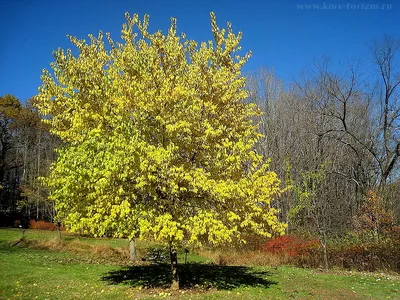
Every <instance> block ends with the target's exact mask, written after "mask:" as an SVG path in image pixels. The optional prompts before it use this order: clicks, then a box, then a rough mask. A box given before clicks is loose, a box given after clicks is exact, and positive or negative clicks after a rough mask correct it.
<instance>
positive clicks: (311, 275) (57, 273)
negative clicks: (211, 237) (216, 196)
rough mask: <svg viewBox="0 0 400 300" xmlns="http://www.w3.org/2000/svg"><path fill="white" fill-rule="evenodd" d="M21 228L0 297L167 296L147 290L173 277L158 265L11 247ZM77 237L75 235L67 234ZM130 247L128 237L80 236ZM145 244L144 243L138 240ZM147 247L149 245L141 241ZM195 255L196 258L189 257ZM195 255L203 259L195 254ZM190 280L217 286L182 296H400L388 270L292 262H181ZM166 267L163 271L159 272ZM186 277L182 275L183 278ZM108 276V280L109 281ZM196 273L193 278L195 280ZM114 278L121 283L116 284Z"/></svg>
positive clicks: (2, 254) (3, 256)
mask: <svg viewBox="0 0 400 300" xmlns="http://www.w3.org/2000/svg"><path fill="white" fill-rule="evenodd" d="M21 236H22V231H20V230H9V229H0V299H35V298H36V299H124V298H127V297H129V298H149V299H155V298H163V297H165V296H166V294H167V293H168V290H164V289H162V288H161V287H158V288H155V289H150V290H147V289H142V288H141V285H142V284H145V283H146V282H152V283H153V284H155V286H161V285H162V284H165V283H166V282H168V278H166V277H165V276H163V274H164V273H165V272H164V271H165V270H168V268H167V269H165V267H164V269H162V267H160V268H161V269H159V267H152V266H147V267H146V266H145V267H126V266H125V267H120V266H115V265H107V264H94V263H84V262H82V260H79V257H78V256H77V254H76V253H75V254H71V253H69V252H57V251H49V250H34V249H27V248H21V247H18V246H10V244H9V241H15V240H17V239H18V238H20V237H21ZM25 236H26V237H27V238H28V239H45V238H49V237H53V236H55V233H54V232H41V231H33V230H29V231H27V232H26V233H25ZM65 238H67V239H72V238H73V237H72V236H65ZM80 240H81V241H83V242H86V243H106V244H108V245H110V246H112V247H126V245H127V242H126V241H125V240H117V239H86V238H85V239H83V238H81V239H80ZM139 245H140V244H139ZM141 246H145V244H141ZM189 258H191V257H189ZM192 260H201V258H199V257H195V256H193V257H192ZM182 267H183V268H181V270H182V271H183V273H184V276H186V277H188V278H189V277H190V278H191V279H190V280H188V282H189V281H190V282H193V283H198V284H200V285H201V286H202V285H205V286H207V285H208V286H212V287H213V288H211V289H210V291H208V292H203V291H202V290H201V289H195V290H194V291H191V290H188V289H186V290H185V289H184V290H182V291H180V292H179V293H177V294H175V295H173V298H179V299H288V298H296V299H309V298H316V299H390V298H393V299H395V298H397V299H399V298H400V280H399V278H398V277H397V278H396V277H391V276H387V275H386V276H385V275H383V274H361V273H350V272H340V273H339V272H336V273H333V272H332V273H322V272H319V271H316V270H307V269H299V268H292V267H280V268H278V269H271V268H251V269H250V268H241V267H228V266H227V267H222V266H221V267H220V266H212V265H193V266H192V265H188V266H186V267H184V266H182ZM158 271H161V272H160V274H158V273H157V272H158ZM184 276H182V277H184ZM104 277H107V278H108V279H107V280H104ZM193 278H194V279H193ZM112 282H114V283H116V284H111V283H112Z"/></svg>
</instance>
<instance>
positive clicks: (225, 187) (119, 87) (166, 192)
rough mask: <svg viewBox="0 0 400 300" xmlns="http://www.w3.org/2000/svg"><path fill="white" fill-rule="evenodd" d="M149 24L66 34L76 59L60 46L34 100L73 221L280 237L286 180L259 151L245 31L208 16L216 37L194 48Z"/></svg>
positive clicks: (51, 181) (171, 234) (82, 225)
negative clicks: (279, 202) (116, 35)
mask: <svg viewBox="0 0 400 300" xmlns="http://www.w3.org/2000/svg"><path fill="white" fill-rule="evenodd" d="M148 19H149V18H148V16H145V17H144V19H143V20H140V19H139V17H138V15H133V16H130V15H129V14H126V23H125V24H124V25H123V29H122V39H123V42H122V43H115V42H114V41H113V40H112V39H111V37H110V35H108V34H107V35H106V36H107V40H108V44H109V45H108V46H106V45H105V43H104V40H103V33H102V32H100V33H99V35H98V37H94V36H91V35H90V36H89V42H86V41H85V40H78V39H77V38H75V37H69V39H70V41H71V42H72V44H73V45H74V46H76V47H77V49H78V51H79V55H78V56H73V55H72V51H71V50H69V49H68V50H67V51H64V50H62V49H59V50H57V51H56V52H55V62H54V63H52V65H51V66H52V69H53V73H51V72H49V71H47V70H44V72H43V76H42V81H43V84H42V86H41V87H40V93H39V95H38V96H37V98H36V105H37V107H38V109H39V110H40V112H41V113H42V114H43V115H46V116H47V117H46V118H45V119H44V121H45V122H47V123H49V124H50V125H51V131H52V132H53V133H54V134H56V135H58V136H60V137H61V138H62V139H63V140H64V141H65V146H64V147H63V148H62V149H60V150H59V152H58V159H57V161H56V163H54V165H53V168H52V172H51V175H50V177H49V178H48V179H47V180H46V182H47V184H48V186H49V187H51V188H52V193H51V198H52V199H53V200H55V201H56V202H57V209H58V211H59V212H60V214H62V215H63V216H64V217H65V223H66V225H67V226H68V227H69V228H70V229H71V230H73V231H80V232H84V233H90V234H94V235H103V234H109V233H113V234H114V235H116V236H130V237H132V236H134V235H136V234H141V235H142V236H146V235H150V236H152V237H154V238H155V239H157V240H160V241H165V242H180V241H185V242H188V243H201V242H202V241H204V240H208V241H209V242H211V243H214V244H218V243H225V242H229V241H231V240H232V239H239V240H240V239H241V235H242V234H243V233H248V232H256V233H258V234H260V235H263V236H271V234H276V233H277V234H283V232H284V229H285V224H283V223H280V222H279V221H278V219H277V217H276V213H277V211H276V210H274V209H272V208H271V206H270V202H271V201H272V200H273V199H274V197H276V196H278V195H279V194H280V193H281V189H280V187H279V186H280V181H279V180H278V178H277V176H276V174H275V173H273V172H271V171H269V170H268V164H267V163H265V162H264V160H263V158H262V157H261V156H260V155H258V154H256V152H255V151H254V150H253V149H254V144H255V143H256V142H257V140H258V138H259V137H260V134H259V133H258V132H257V128H258V126H257V124H253V122H252V119H254V118H253V117H254V116H256V115H259V114H260V111H259V109H258V108H257V107H256V106H255V105H253V104H248V103H246V102H245V101H244V99H245V98H246V97H247V92H246V90H245V78H244V77H243V76H242V75H241V71H240V70H241V67H242V66H243V65H244V64H245V62H246V61H247V60H248V58H249V57H250V54H245V55H244V56H240V55H237V53H238V52H239V51H240V46H239V42H240V40H241V33H239V34H235V33H234V32H233V31H232V28H231V26H230V25H229V24H228V27H227V29H226V30H225V29H219V28H218V26H217V24H216V19H215V15H214V14H211V25H212V33H213V35H214V41H208V42H203V43H201V44H198V43H196V42H195V41H192V40H189V39H187V38H186V37H185V35H181V36H178V35H177V33H176V20H175V19H171V27H170V29H169V30H168V33H167V34H165V35H164V34H163V33H162V32H161V31H157V32H155V33H150V32H149V31H148Z"/></svg>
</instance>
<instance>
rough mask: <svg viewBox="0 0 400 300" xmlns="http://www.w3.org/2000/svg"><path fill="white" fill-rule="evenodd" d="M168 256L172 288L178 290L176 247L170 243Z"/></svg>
mask: <svg viewBox="0 0 400 300" xmlns="http://www.w3.org/2000/svg"><path fill="white" fill-rule="evenodd" d="M169 256H170V258H171V272H172V284H171V289H172V290H179V276H178V255H177V253H176V249H175V248H174V247H173V246H172V245H170V247H169Z"/></svg>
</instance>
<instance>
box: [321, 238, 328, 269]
mask: <svg viewBox="0 0 400 300" xmlns="http://www.w3.org/2000/svg"><path fill="white" fill-rule="evenodd" d="M323 239H324V240H323V241H321V246H322V251H323V255H324V264H325V271H328V270H329V263H328V253H327V249H326V236H325V233H324V236H323Z"/></svg>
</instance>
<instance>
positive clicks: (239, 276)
mask: <svg viewBox="0 0 400 300" xmlns="http://www.w3.org/2000/svg"><path fill="white" fill-rule="evenodd" d="M170 273H171V269H170V265H168V264H159V265H149V266H134V267H127V268H123V269H120V270H117V271H111V272H109V273H107V274H106V275H105V276H103V277H102V280H104V281H107V282H109V283H110V284H121V283H122V284H129V285H131V286H132V287H138V286H143V287H147V288H169V287H170V286H171V282H172V277H171V274H170ZM268 275H271V273H269V272H266V271H257V270H255V269H252V268H249V267H242V266H218V265H211V264H186V265H180V266H179V279H180V287H181V288H183V289H185V288H191V287H194V286H196V287H197V286H199V287H202V288H215V289H218V290H231V289H234V288H236V287H239V286H250V287H263V288H267V287H269V286H270V285H272V284H276V282H274V281H270V280H268V279H266V277H267V276H268Z"/></svg>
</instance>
